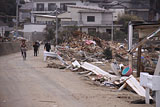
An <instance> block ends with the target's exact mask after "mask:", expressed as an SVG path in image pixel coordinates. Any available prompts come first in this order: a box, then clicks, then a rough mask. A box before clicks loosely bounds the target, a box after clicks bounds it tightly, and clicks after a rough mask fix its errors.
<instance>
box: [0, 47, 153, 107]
mask: <svg viewBox="0 0 160 107" xmlns="http://www.w3.org/2000/svg"><path fill="white" fill-rule="evenodd" d="M46 65H47V64H46V62H43V50H40V54H39V55H38V57H34V56H33V51H32V50H31V51H28V52H27V60H26V61H23V59H22V57H21V54H20V52H19V53H16V54H11V55H6V56H2V57H0V107H152V105H146V104H130V101H131V100H133V99H137V98H139V97H138V95H136V94H134V93H131V92H128V91H122V92H117V90H116V89H110V88H107V87H100V86H95V85H92V84H90V82H89V81H87V80H85V79H84V77H82V76H80V75H78V74H77V73H75V72H70V71H66V70H59V69H53V68H46Z"/></svg>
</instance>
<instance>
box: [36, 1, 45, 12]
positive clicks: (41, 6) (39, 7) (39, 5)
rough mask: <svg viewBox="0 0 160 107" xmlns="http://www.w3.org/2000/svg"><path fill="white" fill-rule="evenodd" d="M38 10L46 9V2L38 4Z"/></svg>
mask: <svg viewBox="0 0 160 107" xmlns="http://www.w3.org/2000/svg"><path fill="white" fill-rule="evenodd" d="M37 11H44V4H43V3H38V4H37Z"/></svg>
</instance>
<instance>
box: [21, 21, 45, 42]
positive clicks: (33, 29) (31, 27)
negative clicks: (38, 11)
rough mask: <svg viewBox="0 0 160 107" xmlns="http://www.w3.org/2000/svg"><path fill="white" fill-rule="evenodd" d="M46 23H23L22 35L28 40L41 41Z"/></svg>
mask: <svg viewBox="0 0 160 107" xmlns="http://www.w3.org/2000/svg"><path fill="white" fill-rule="evenodd" d="M45 28H46V25H41V24H25V25H24V29H23V37H24V38H26V39H28V40H29V41H36V40H39V41H42V40H44V39H45V37H44V30H45Z"/></svg>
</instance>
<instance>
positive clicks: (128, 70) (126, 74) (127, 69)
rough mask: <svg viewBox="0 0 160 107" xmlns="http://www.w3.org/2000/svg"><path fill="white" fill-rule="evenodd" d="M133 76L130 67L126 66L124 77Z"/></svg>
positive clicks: (123, 72)
mask: <svg viewBox="0 0 160 107" xmlns="http://www.w3.org/2000/svg"><path fill="white" fill-rule="evenodd" d="M131 74H132V68H130V67H129V66H126V67H125V68H124V69H123V71H122V75H125V76H130V75H131Z"/></svg>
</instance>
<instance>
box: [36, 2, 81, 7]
mask: <svg viewBox="0 0 160 107" xmlns="http://www.w3.org/2000/svg"><path fill="white" fill-rule="evenodd" d="M37 3H44V8H46V9H48V3H56V5H57V6H58V8H60V4H61V3H76V5H82V4H83V3H82V2H81V1H80V0H77V1H75V0H62V1H61V0H59V1H53V2H34V8H36V7H37Z"/></svg>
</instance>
